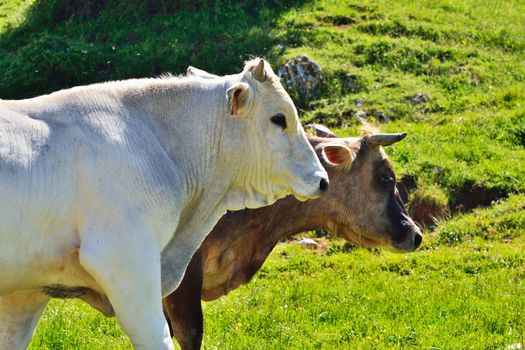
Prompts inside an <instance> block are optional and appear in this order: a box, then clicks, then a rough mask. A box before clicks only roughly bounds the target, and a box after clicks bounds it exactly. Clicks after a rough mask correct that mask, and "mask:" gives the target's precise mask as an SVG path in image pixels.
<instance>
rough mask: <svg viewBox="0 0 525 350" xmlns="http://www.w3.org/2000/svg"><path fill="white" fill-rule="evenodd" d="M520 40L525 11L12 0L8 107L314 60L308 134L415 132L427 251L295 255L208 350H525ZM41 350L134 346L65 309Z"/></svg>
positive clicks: (239, 296) (216, 330) (228, 301)
mask: <svg viewBox="0 0 525 350" xmlns="http://www.w3.org/2000/svg"><path fill="white" fill-rule="evenodd" d="M524 33H525V2H524V1H521V0H506V1H501V0H491V1H489V0H463V1H452V0H425V1H419V2H415V1H408V0H396V1H394V0H384V1H367V0H360V1H355V0H348V1H336V0H311V1H307V0H293V1H278V0H264V1H253V0H244V1H231V0H221V1H214V2H204V1H189V0H181V1H178V2H167V1H161V0H160V1H153V0H152V1H146V2H142V1H135V0H134V1H128V2H125V1H117V0H106V1H102V0H86V1H79V0H47V1H44V0H41V1H35V0H26V1H20V0H1V1H0V71H1V72H2V74H0V98H4V99H8V98H26V97H31V96H35V95H38V94H43V93H48V92H50V91H53V90H57V89H60V88H65V87H70V86H75V85H79V84H87V83H92V82H96V81H104V80H110V79H124V78H129V77H142V76H154V75H159V74H162V73H165V72H171V73H174V74H180V73H183V72H184V71H185V68H186V67H187V66H188V65H193V66H195V67H199V68H202V69H206V70H208V71H210V72H212V73H216V74H225V73H232V72H237V71H240V69H241V68H242V65H243V61H244V60H246V59H248V58H250V57H251V56H257V55H262V56H265V57H266V58H267V59H268V60H269V61H270V62H271V63H272V65H273V67H274V69H275V70H276V68H277V67H279V66H282V65H283V64H284V63H285V62H286V60H288V59H290V58H293V57H296V56H298V55H301V54H307V55H308V56H309V57H310V58H311V59H313V60H314V61H316V62H317V63H319V65H320V66H321V68H322V69H323V74H324V79H323V81H322V83H321V85H320V87H319V89H318V91H317V92H316V94H315V96H304V95H301V94H298V93H294V92H293V91H291V95H292V97H293V98H294V100H295V102H296V104H297V106H298V107H299V110H300V115H301V118H302V121H303V122H304V124H307V123H309V122H317V123H323V124H325V125H327V126H329V127H331V128H332V129H333V130H335V131H336V132H337V133H338V134H339V135H340V136H350V135H356V134H358V133H359V130H360V128H361V124H362V121H361V118H360V117H358V116H357V115H363V114H362V112H364V113H365V114H366V116H367V118H366V119H367V122H369V123H375V124H377V125H378V127H379V128H380V129H381V130H382V131H387V132H400V131H407V132H408V133H409V136H408V137H407V138H406V139H405V140H404V141H403V142H400V143H398V144H396V145H394V146H391V147H388V148H386V150H387V153H388V154H389V156H390V158H391V160H392V162H393V164H394V168H395V169H396V173H397V175H398V180H399V186H398V187H399V188H400V190H401V192H402V193H403V194H404V196H406V198H407V199H408V203H407V206H408V208H409V211H410V213H411V214H412V215H414V216H417V217H421V220H420V222H421V223H422V224H424V227H425V236H424V240H423V245H422V247H421V248H420V249H419V250H418V251H417V252H414V253H411V254H394V253H390V252H388V251H386V250H382V249H373V250H365V249H356V248H353V247H349V246H348V245H346V244H345V243H344V242H343V241H341V240H338V239H332V238H330V237H321V238H317V239H319V240H321V241H323V243H324V244H323V245H325V246H326V249H321V250H315V251H311V250H304V249H302V248H301V247H300V246H298V245H297V244H295V243H293V242H283V243H282V244H280V245H279V246H278V247H277V248H276V249H275V251H274V252H273V253H272V254H271V255H270V257H269V259H268V261H267V262H266V263H265V265H264V266H263V268H262V270H261V271H260V272H259V273H258V274H257V275H256V276H255V278H254V279H253V281H252V282H251V283H249V284H248V285H245V286H243V287H241V288H240V289H238V290H236V291H233V292H232V293H230V294H229V295H228V296H226V297H223V298H221V299H219V300H216V301H214V302H209V303H204V317H205V336H204V346H203V347H204V348H205V349H505V350H506V349H509V350H510V349H522V348H525V285H524V281H525V35H524ZM312 236H314V235H313V234H312ZM30 349H131V344H130V342H129V340H128V339H127V337H126V335H125V334H124V333H123V332H122V331H121V329H120V328H119V326H118V323H117V321H116V320H115V319H107V318H104V317H103V316H101V315H100V314H99V313H97V312H96V311H94V310H92V309H91V308H89V307H88V306H86V305H85V304H83V303H82V302H79V301H73V300H68V301H62V300H53V301H52V302H51V304H50V306H49V307H48V308H47V310H46V312H45V314H44V316H43V317H42V319H41V321H40V324H39V326H38V328H37V330H36V333H35V336H34V338H33V341H32V343H31V345H30Z"/></svg>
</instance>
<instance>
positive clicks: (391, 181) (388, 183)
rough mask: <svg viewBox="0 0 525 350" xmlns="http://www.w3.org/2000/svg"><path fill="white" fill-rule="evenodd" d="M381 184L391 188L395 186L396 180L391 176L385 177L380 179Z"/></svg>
mask: <svg viewBox="0 0 525 350" xmlns="http://www.w3.org/2000/svg"><path fill="white" fill-rule="evenodd" d="M379 182H381V183H382V184H383V185H385V186H387V187H390V186H392V185H393V184H394V178H393V177H392V176H390V175H383V176H381V177H380V178H379Z"/></svg>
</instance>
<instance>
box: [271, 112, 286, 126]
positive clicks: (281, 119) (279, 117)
mask: <svg viewBox="0 0 525 350" xmlns="http://www.w3.org/2000/svg"><path fill="white" fill-rule="evenodd" d="M270 120H271V121H272V123H274V124H275V125H278V126H280V127H281V128H283V130H284V129H286V117H285V116H284V114H282V113H277V114H276V115H274V116H273V117H272V118H271V119H270Z"/></svg>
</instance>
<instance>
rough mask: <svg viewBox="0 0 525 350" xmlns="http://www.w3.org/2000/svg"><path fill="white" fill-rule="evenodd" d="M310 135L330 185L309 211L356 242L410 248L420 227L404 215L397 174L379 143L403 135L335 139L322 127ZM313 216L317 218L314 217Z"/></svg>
mask: <svg viewBox="0 0 525 350" xmlns="http://www.w3.org/2000/svg"><path fill="white" fill-rule="evenodd" d="M314 129H315V130H316V134H317V135H319V136H323V138H319V137H311V138H310V142H311V143H312V145H313V146H314V148H315V150H316V152H317V154H318V156H319V158H320V159H321V160H322V162H323V165H324V166H325V168H326V169H327V170H328V174H329V177H330V182H331V184H332V186H331V187H330V188H329V190H328V192H327V193H326V195H325V196H324V197H321V198H320V199H318V200H315V202H317V203H316V204H315V208H316V209H317V210H314V211H312V212H311V214H312V215H314V216H316V217H317V220H319V221H318V222H319V224H320V225H322V226H323V227H325V228H326V229H327V230H329V231H330V232H332V233H333V234H336V235H338V236H340V237H342V238H344V239H346V240H348V241H350V242H353V243H355V244H357V245H359V246H365V247H373V246H387V247H389V248H391V249H393V250H395V251H412V250H414V249H416V248H417V247H418V246H419V245H420V244H421V241H422V236H421V231H420V230H419V228H418V227H417V226H416V225H415V223H414V222H413V221H412V219H411V218H410V217H409V216H408V214H407V212H406V210H405V207H404V205H403V202H402V201H401V197H400V196H399V193H398V191H397V189H396V176H395V174H394V170H393V168H392V165H391V164H390V161H389V160H388V158H387V156H386V154H385V152H384V151H383V149H382V147H381V146H389V145H391V144H393V143H395V142H398V141H400V140H402V139H403V138H404V137H405V136H406V133H403V134H377V133H372V132H364V134H363V135H362V136H361V137H358V138H336V137H335V135H334V134H333V133H331V131H330V130H328V129H326V128H316V127H314ZM317 220H316V221H317Z"/></svg>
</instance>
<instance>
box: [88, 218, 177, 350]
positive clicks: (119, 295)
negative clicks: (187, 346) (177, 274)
mask: <svg viewBox="0 0 525 350" xmlns="http://www.w3.org/2000/svg"><path fill="white" fill-rule="evenodd" d="M81 231H82V232H81V233H80V235H81V244H80V255H79V257H80V263H81V264H82V266H83V267H84V268H85V269H86V271H88V272H89V273H90V274H91V275H92V276H93V278H94V279H95V280H96V281H97V283H98V284H99V285H100V286H101V287H102V289H103V290H104V293H106V295H107V296H108V299H109V301H110V303H111V305H112V306H113V309H114V311H115V314H116V316H117V318H118V320H119V322H120V325H121V326H122V328H123V329H124V331H125V332H126V333H127V334H128V336H129V338H130V339H131V342H132V343H133V345H134V347H135V349H152V350H158V349H162V350H166V349H170V350H171V349H173V348H174V347H173V341H172V340H171V338H170V335H169V328H168V324H167V323H166V320H165V318H164V314H163V312H162V295H161V288H160V250H159V249H158V247H157V244H156V242H155V234H154V233H153V232H151V231H150V230H148V229H147V227H145V226H144V225H141V224H140V223H138V222H136V220H129V221H128V224H127V225H126V226H125V227H120V226H119V225H118V224H117V223H101V222H97V223H96V224H95V225H91V226H87V227H86V228H82V229H81Z"/></svg>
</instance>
